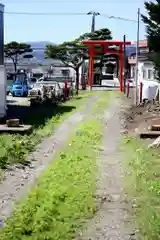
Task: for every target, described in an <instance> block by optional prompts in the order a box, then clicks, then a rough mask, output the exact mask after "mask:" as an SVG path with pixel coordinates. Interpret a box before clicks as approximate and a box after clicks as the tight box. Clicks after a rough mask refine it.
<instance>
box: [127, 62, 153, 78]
mask: <svg viewBox="0 0 160 240" xmlns="http://www.w3.org/2000/svg"><path fill="white" fill-rule="evenodd" d="M139 63H140V64H141V63H143V70H141V71H142V72H141V73H140V74H141V75H142V80H153V81H154V80H155V78H154V65H153V63H152V62H151V61H145V62H142V61H141V62H139ZM139 71H140V70H139ZM131 78H135V65H131Z"/></svg>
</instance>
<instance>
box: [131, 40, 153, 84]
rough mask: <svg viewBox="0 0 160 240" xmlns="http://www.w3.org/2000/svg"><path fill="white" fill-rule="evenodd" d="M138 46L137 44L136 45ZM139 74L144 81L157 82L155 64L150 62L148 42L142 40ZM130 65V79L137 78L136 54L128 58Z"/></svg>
mask: <svg viewBox="0 0 160 240" xmlns="http://www.w3.org/2000/svg"><path fill="white" fill-rule="evenodd" d="M134 45H135V46H136V42H135V43H134ZM139 51H140V54H139V65H140V66H141V67H139V70H138V71H139V74H140V75H141V78H142V80H155V77H154V64H153V62H152V61H149V60H148V57H147V54H148V52H149V49H148V46H147V40H141V41H140V43H139ZM128 63H129V65H130V77H131V78H135V70H136V68H135V67H136V54H135V53H133V54H131V56H130V57H129V58H128ZM140 71H141V72H140Z"/></svg>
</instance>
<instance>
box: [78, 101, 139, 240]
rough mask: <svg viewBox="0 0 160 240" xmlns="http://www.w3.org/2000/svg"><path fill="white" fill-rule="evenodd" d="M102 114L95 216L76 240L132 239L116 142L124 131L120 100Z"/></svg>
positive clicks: (132, 228)
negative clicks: (102, 126)
mask: <svg viewBox="0 0 160 240" xmlns="http://www.w3.org/2000/svg"><path fill="white" fill-rule="evenodd" d="M111 102H112V104H111V106H110V107H109V109H108V110H107V111H106V112H105V115H104V120H105V123H106V124H105V128H104V138H103V145H102V150H103V151H102V153H101V156H100V157H99V159H97V165H98V169H99V174H98V177H97V193H96V199H97V205H98V210H97V213H96V214H95V216H94V217H93V218H92V219H91V220H88V222H87V224H86V228H85V229H84V231H83V232H81V233H80V234H79V237H78V240H135V239H136V236H135V229H134V224H133V223H134V221H133V218H132V213H131V209H132V206H131V204H130V203H129V202H127V199H126V195H125V191H124V182H123V177H124V176H123V167H122V161H123V158H122V154H121V152H120V151H119V143H120V139H121V132H122V128H123V119H122V117H121V109H122V106H123V105H124V104H123V103H122V100H120V99H118V98H117V99H116V98H114V99H113V100H112V101H111Z"/></svg>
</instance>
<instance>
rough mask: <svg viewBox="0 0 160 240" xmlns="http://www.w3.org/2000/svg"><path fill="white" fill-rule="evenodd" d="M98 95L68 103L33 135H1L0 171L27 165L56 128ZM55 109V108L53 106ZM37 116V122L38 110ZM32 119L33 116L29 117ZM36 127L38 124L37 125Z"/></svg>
mask: <svg viewBox="0 0 160 240" xmlns="http://www.w3.org/2000/svg"><path fill="white" fill-rule="evenodd" d="M93 95H96V93H95V92H93V93H88V92H84V93H81V94H80V95H79V96H78V97H75V98H74V99H71V100H70V101H67V102H66V103H64V104H62V107H63V108H62V107H61V105H60V106H57V107H56V108H55V112H54V116H52V117H51V118H49V117H48V116H47V115H45V122H44V124H43V125H41V126H39V127H38V128H35V129H34V131H33V133H32V134H30V135H24V136H22V135H18V134H12V135H11V134H1V135H0V171H1V169H4V168H6V167H7V166H8V165H12V164H15V163H21V164H25V163H26V159H27V155H28V153H29V152H30V151H32V150H33V149H34V147H35V146H36V145H37V144H38V143H40V141H42V139H43V138H44V137H46V136H49V135H50V134H52V133H53V131H54V129H55V127H57V126H58V125H59V124H60V123H62V122H63V121H64V120H65V119H66V118H67V117H68V116H69V115H71V114H72V113H73V112H75V111H80V110H82V108H83V107H84V105H85V104H86V103H87V101H88V97H89V96H93ZM65 107H66V108H70V109H71V110H70V111H68V112H65V111H61V109H64V108H65ZM53 108H54V106H53ZM35 111H37V114H38V115H37V116H36V118H35V121H36V120H37V121H38V119H39V118H41V117H42V116H41V114H40V113H39V112H38V110H37V109H35ZM29 118H32V116H29ZM35 125H36V124H35Z"/></svg>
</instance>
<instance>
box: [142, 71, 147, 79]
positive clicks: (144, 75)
mask: <svg viewBox="0 0 160 240" xmlns="http://www.w3.org/2000/svg"><path fill="white" fill-rule="evenodd" d="M145 78H146V69H144V70H143V79H145Z"/></svg>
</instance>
